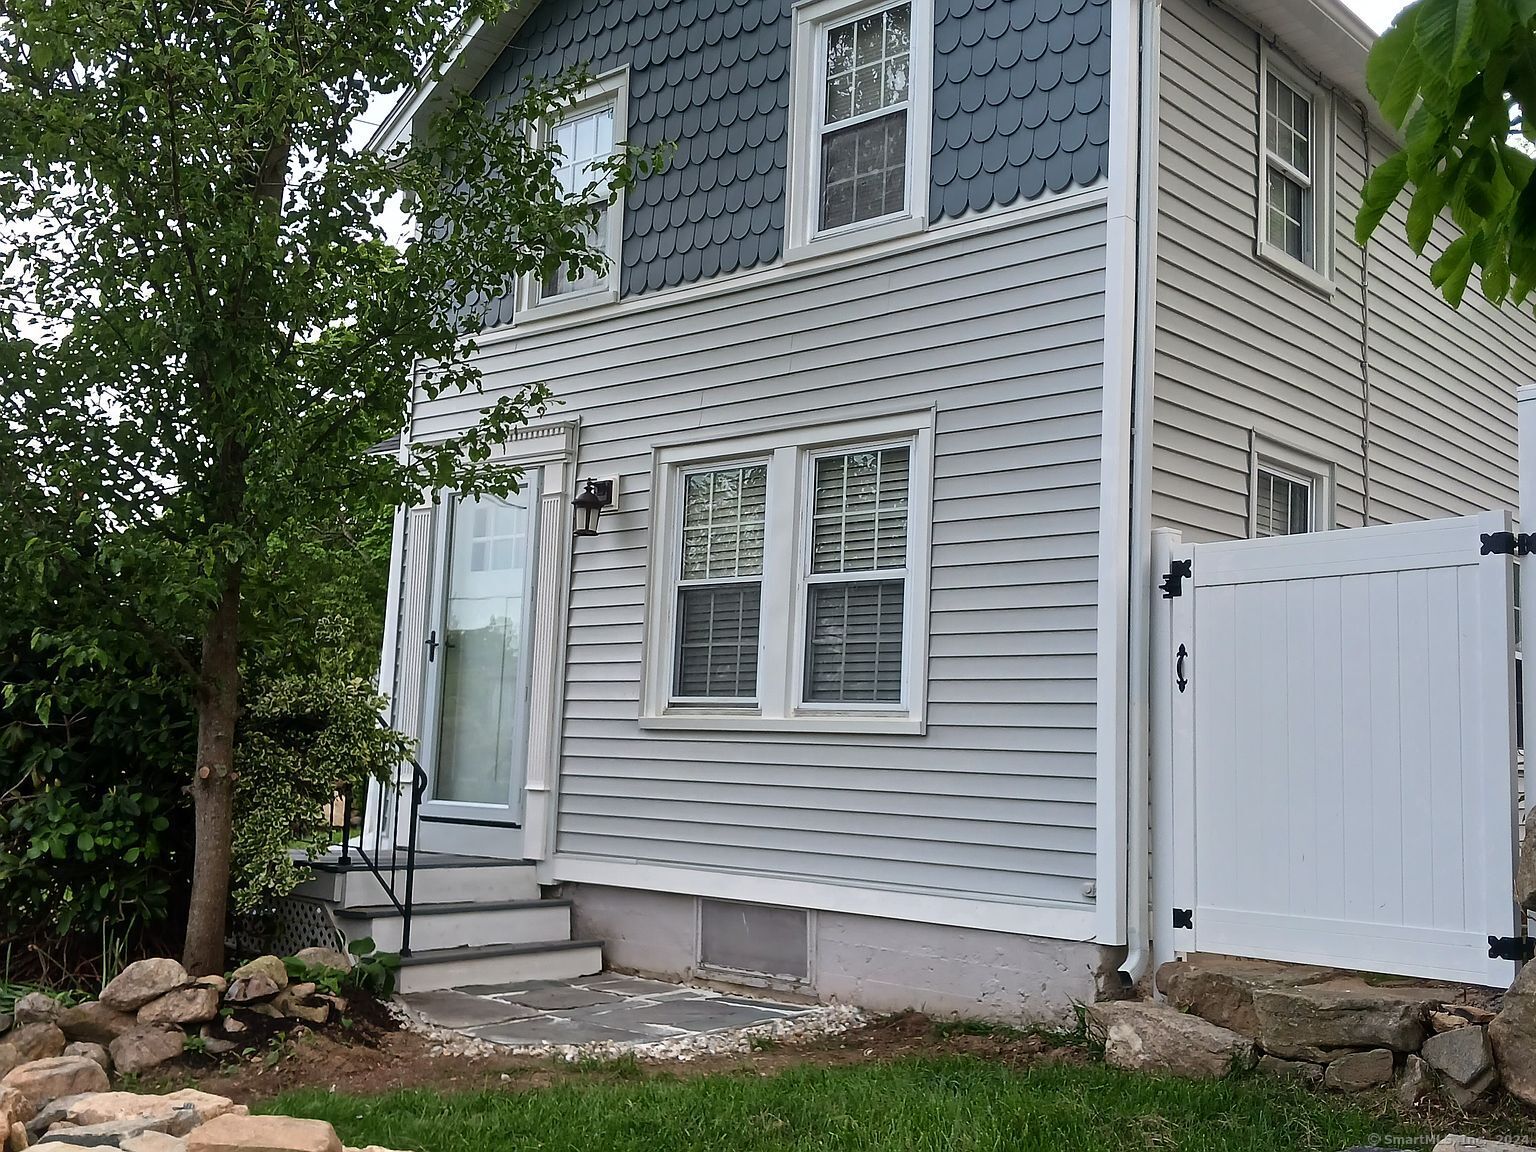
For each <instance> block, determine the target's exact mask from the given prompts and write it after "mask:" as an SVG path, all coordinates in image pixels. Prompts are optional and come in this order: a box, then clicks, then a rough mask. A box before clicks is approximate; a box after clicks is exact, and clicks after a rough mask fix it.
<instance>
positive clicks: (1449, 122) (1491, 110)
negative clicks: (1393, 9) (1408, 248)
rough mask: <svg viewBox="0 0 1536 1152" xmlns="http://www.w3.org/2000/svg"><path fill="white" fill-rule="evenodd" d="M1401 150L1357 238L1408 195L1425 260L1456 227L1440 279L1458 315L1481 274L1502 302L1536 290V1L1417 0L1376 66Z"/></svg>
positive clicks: (1411, 225) (1366, 206)
mask: <svg viewBox="0 0 1536 1152" xmlns="http://www.w3.org/2000/svg"><path fill="white" fill-rule="evenodd" d="M1366 78H1367V82H1368V83H1369V85H1370V90H1371V94H1372V95H1373V96H1374V97H1375V98H1376V101H1377V103H1378V104H1379V105H1380V107H1381V113H1382V115H1383V116H1384V117H1385V118H1386V119H1387V121H1388V122H1389V123H1390V124H1392V126H1393V127H1394V128H1397V129H1399V130H1400V131H1401V134H1402V142H1403V144H1402V147H1401V148H1400V149H1399V150H1398V151H1396V152H1394V153H1393V154H1392V155H1391V156H1389V157H1388V158H1387V159H1386V160H1384V161H1383V162H1382V163H1381V164H1380V165H1379V166H1378V167H1377V168H1376V170H1375V171H1374V172H1373V173H1372V174H1371V177H1370V179H1369V181H1368V182H1367V184H1366V187H1365V193H1364V196H1363V198H1362V204H1361V208H1360V215H1359V219H1358V221H1357V224H1356V231H1357V235H1358V238H1359V240H1360V242H1361V243H1362V244H1363V243H1365V242H1366V241H1367V240H1368V239H1369V238H1370V237H1371V235H1372V234H1373V233H1375V231H1376V230H1377V229H1378V228H1379V227H1380V226H1381V224H1382V221H1383V220H1385V219H1386V217H1387V214H1388V213H1389V212H1390V211H1391V210H1392V208H1393V206H1394V205H1395V204H1396V203H1397V202H1398V200H1399V198H1400V197H1401V196H1402V195H1403V194H1404V192H1405V190H1406V191H1407V193H1408V207H1407V215H1406V219H1405V221H1404V228H1405V231H1406V234H1407V238H1408V241H1409V243H1410V244H1411V245H1412V247H1413V250H1414V251H1415V252H1416V253H1423V252H1424V251H1425V250H1426V249H1427V248H1429V247H1430V245H1431V243H1432V242H1433V241H1434V237H1435V231H1436V224H1437V223H1439V222H1440V221H1441V220H1443V219H1445V218H1446V217H1449V221H1450V223H1451V225H1452V226H1453V229H1454V231H1455V233H1456V235H1455V237H1454V238H1453V239H1452V240H1450V242H1449V243H1447V244H1445V245H1444V246H1443V248H1440V249H1439V250H1438V251H1436V252H1435V253H1434V257H1435V258H1434V263H1433V265H1432V267H1431V269H1430V279H1431V280H1432V281H1433V283H1434V284H1435V285H1436V287H1438V288H1439V289H1440V290H1441V292H1442V293H1443V294H1444V296H1445V298H1446V299H1447V300H1448V301H1450V302H1451V303H1452V304H1455V305H1459V304H1460V303H1461V301H1462V299H1463V297H1464V295H1465V293H1466V290H1467V286H1468V284H1469V282H1470V281H1471V278H1472V276H1473V274H1474V272H1480V281H1481V288H1482V291H1483V294H1484V295H1485V296H1486V297H1487V298H1488V299H1489V300H1490V301H1494V302H1502V301H1504V300H1505V299H1513V300H1514V301H1515V302H1516V303H1521V302H1524V301H1525V300H1526V299H1527V297H1528V296H1529V295H1530V293H1531V290H1532V289H1533V288H1536V183H1533V181H1532V175H1533V173H1536V157H1533V148H1532V145H1533V144H1536V121H1533V120H1532V118H1531V116H1532V113H1533V112H1536V0H1418V2H1417V3H1414V4H1410V5H1409V6H1408V7H1407V8H1405V9H1404V10H1403V12H1402V13H1401V14H1400V15H1399V16H1398V17H1397V19H1396V21H1395V22H1394V23H1393V25H1392V27H1391V28H1390V29H1389V30H1388V31H1387V32H1385V33H1384V34H1383V35H1382V36H1381V38H1380V39H1379V40H1378V41H1377V42H1376V46H1375V47H1374V48H1373V49H1372V51H1371V56H1370V60H1369V64H1368V67H1367V77H1366Z"/></svg>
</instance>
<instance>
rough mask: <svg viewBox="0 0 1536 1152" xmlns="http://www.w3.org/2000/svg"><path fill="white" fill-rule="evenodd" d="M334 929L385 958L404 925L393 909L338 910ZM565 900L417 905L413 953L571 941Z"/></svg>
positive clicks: (382, 906) (395, 945)
mask: <svg viewBox="0 0 1536 1152" xmlns="http://www.w3.org/2000/svg"><path fill="white" fill-rule="evenodd" d="M336 925H337V927H339V928H340V929H341V930H342V932H343V934H345V936H346V937H347V939H348V940H349V941H352V940H362V939H365V938H367V939H372V940H373V943H374V946H375V947H376V948H378V949H379V950H380V951H383V952H398V951H400V947H401V944H402V934H403V930H404V926H405V919H404V917H402V916H401V915H400V913H399V912H397V911H396V910H395V906H394V905H393V904H380V905H372V906H366V907H362V908H338V909H337V910H336ZM570 936H571V902H570V901H569V900H503V901H470V902H465V903H459V904H417V905H416V906H415V908H414V909H413V911H412V913H411V950H412V951H419V952H431V951H437V950H440V949H444V948H465V947H470V948H476V947H486V946H491V947H494V946H499V945H504V944H534V943H538V942H540V941H550V940H569V939H570Z"/></svg>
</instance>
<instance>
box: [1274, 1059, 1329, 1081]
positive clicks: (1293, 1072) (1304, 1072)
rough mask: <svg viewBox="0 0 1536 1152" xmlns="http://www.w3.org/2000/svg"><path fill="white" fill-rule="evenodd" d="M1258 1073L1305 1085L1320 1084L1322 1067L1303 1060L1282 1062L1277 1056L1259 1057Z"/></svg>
mask: <svg viewBox="0 0 1536 1152" xmlns="http://www.w3.org/2000/svg"><path fill="white" fill-rule="evenodd" d="M1259 1071H1260V1072H1262V1073H1264V1074H1265V1075H1266V1076H1278V1077H1281V1078H1282V1079H1288V1080H1301V1081H1303V1082H1304V1083H1307V1084H1321V1083H1322V1082H1323V1069H1322V1066H1321V1065H1319V1064H1309V1063H1308V1062H1306V1061H1305V1060H1282V1059H1280V1057H1278V1056H1261V1057H1259Z"/></svg>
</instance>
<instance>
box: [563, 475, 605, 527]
mask: <svg viewBox="0 0 1536 1152" xmlns="http://www.w3.org/2000/svg"><path fill="white" fill-rule="evenodd" d="M571 507H573V508H575V509H576V535H578V536H596V535H597V522H598V520H599V519H600V518H601V517H602V514H603V509H605V508H612V507H613V481H612V480H583V481H581V491H580V492H578V493H576V499H574V500H572V501H571Z"/></svg>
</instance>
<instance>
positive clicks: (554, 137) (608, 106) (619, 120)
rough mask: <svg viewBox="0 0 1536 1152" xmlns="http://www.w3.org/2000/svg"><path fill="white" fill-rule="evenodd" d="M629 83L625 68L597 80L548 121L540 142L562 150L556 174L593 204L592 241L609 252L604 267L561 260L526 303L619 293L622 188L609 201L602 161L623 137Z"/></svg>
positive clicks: (561, 303)
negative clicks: (555, 119) (617, 196)
mask: <svg viewBox="0 0 1536 1152" xmlns="http://www.w3.org/2000/svg"><path fill="white" fill-rule="evenodd" d="M625 96H626V84H625V78H624V76H623V75H622V74H619V75H614V76H610V77H606V78H604V79H600V80H598V81H597V82H595V83H594V84H593V85H592V86H591V87H590V88H589V89H588V90H587V92H586V94H585V96H584V97H583V99H582V100H581V101H580V102H578V103H577V104H576V105H575V106H574V107H573V108H571V109H569V110H568V112H567V113H566V115H565V117H564V118H563V119H562V120H560V121H558V122H556V123H554V124H549V125H545V126H544V127H543V129H542V130H541V132H540V135H541V137H542V142H544V143H547V144H548V145H550V146H551V147H553V148H555V149H557V150H558V151H559V157H558V160H557V162H556V166H555V178H556V180H558V181H559V183H560V188H561V190H562V192H564V194H565V195H566V197H568V198H569V199H572V200H579V201H583V202H585V203H588V204H591V205H594V206H595V208H596V212H595V219H594V220H593V223H592V231H591V239H592V243H593V246H594V247H596V248H598V249H599V250H601V251H603V252H604V253H606V255H607V263H606V266H605V267H604V268H603V270H602V271H597V270H594V269H591V268H579V267H572V266H571V265H569V264H564V263H562V264H561V265H560V266H559V267H558V268H556V269H555V270H554V271H553V272H551V273H550V274H549V275H547V276H544V277H543V278H541V279H531V280H530V282H529V283H528V284H527V286H526V289H525V291H524V302H525V307H527V308H529V309H536V310H538V311H539V312H546V311H556V310H560V309H564V308H567V307H573V306H580V305H585V304H592V303H597V302H602V301H609V300H615V299H617V298H618V272H619V250H620V244H621V238H622V235H623V233H622V230H621V228H622V221H623V218H624V211H623V200H622V194H621V197H620V199H619V201H618V202H616V203H613V204H610V203H609V202H608V201H609V198H610V196H611V193H612V190H611V189H610V187H609V184H608V181H607V179H606V173H605V172H604V171H603V170H602V169H601V168H600V167H599V165H600V163H601V162H602V161H604V160H607V159H609V158H610V157H612V156H613V154H614V152H615V151H616V150H617V149H618V148H619V147H620V146H621V145H622V144H623V142H624V125H625V122H626V115H627V114H626V111H625V104H626V100H625Z"/></svg>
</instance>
